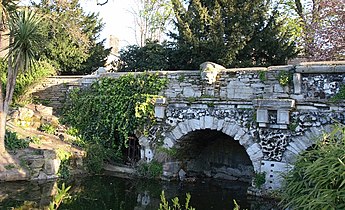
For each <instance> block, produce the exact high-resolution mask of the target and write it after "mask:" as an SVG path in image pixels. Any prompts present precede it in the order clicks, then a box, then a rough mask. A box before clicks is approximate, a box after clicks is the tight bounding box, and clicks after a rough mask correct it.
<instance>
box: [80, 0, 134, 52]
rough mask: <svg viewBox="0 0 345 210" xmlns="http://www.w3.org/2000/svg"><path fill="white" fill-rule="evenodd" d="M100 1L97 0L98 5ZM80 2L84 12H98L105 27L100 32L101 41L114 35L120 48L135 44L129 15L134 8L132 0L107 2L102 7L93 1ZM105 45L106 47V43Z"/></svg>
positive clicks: (131, 18)
mask: <svg viewBox="0 0 345 210" xmlns="http://www.w3.org/2000/svg"><path fill="white" fill-rule="evenodd" d="M102 1H103V0H99V2H100V3H102ZM104 1H105V0H104ZM80 2H81V6H82V7H83V9H84V11H85V12H98V13H99V16H100V18H102V19H103V22H104V23H105V26H104V29H103V31H102V32H101V37H100V38H101V39H105V38H106V39H109V36H110V35H114V36H116V37H117V38H119V41H120V43H119V44H120V48H121V47H124V46H126V45H129V44H135V43H136V41H135V36H134V30H133V27H134V24H133V15H132V14H131V13H130V11H131V9H132V8H134V7H133V0H109V1H108V3H107V4H105V5H103V6H99V5H97V4H96V1H95V0H88V1H80ZM107 41H108V40H107ZM106 45H108V43H107V42H106Z"/></svg>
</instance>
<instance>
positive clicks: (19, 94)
mask: <svg viewBox="0 0 345 210" xmlns="http://www.w3.org/2000/svg"><path fill="white" fill-rule="evenodd" d="M0 70H1V75H0V76H1V80H2V81H3V84H6V83H4V81H5V80H6V73H7V62H6V61H5V60H3V59H0ZM55 74H56V71H55V69H54V67H53V66H52V65H50V64H49V63H48V62H46V61H38V62H37V63H35V65H34V66H32V67H30V69H29V71H27V72H25V73H23V74H19V75H18V77H17V80H16V87H15V89H14V93H13V102H14V104H18V103H19V104H20V103H27V102H31V97H30V96H28V95H26V93H27V92H28V90H30V88H31V87H32V86H33V85H35V84H37V83H38V82H40V81H41V80H42V79H44V78H45V77H48V76H51V75H55Z"/></svg>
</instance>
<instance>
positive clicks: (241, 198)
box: [0, 175, 278, 210]
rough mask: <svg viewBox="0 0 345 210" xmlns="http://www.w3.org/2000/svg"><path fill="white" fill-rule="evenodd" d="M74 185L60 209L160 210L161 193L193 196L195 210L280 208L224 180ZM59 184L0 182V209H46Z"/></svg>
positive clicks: (101, 180)
mask: <svg viewBox="0 0 345 210" xmlns="http://www.w3.org/2000/svg"><path fill="white" fill-rule="evenodd" d="M66 184H67V185H68V186H72V187H71V189H70V191H69V192H70V195H71V196H70V198H68V199H67V200H65V202H64V203H63V204H62V205H61V206H60V208H59V209H77V210H83V209H90V210H97V209H102V210H103V209H107V210H122V209H123V210H141V209H142V210H144V209H145V210H151V209H152V210H157V209H158V208H159V203H160V194H161V192H162V190H164V192H165V196H166V198H167V199H169V200H171V198H173V197H175V196H178V197H179V199H180V203H184V201H185V197H186V195H185V194H186V193H187V192H189V193H190V194H191V205H192V206H193V207H194V208H196V210H209V209H217V210H221V209H228V210H229V209H230V210H231V209H233V207H234V204H233V199H235V200H236V201H237V203H238V204H239V205H240V206H241V209H263V210H264V209H265V210H267V209H278V207H277V205H276V203H275V202H273V201H270V200H262V199H257V198H256V199H255V198H250V197H248V196H247V195H246V190H247V187H248V184H246V183H241V182H231V181H221V180H207V179H204V180H197V181H196V182H195V183H184V184H181V183H178V182H164V181H156V180H143V179H125V178H119V177H115V176H110V175H103V176H92V177H83V178H78V179H75V180H70V181H68V182H67V183H66ZM56 186H57V183H56V182H54V181H53V182H44V183H38V182H11V183H9V182H7V183H0V209H14V208H19V207H23V206H24V207H29V208H23V209H33V207H36V208H37V209H44V207H46V206H47V205H49V202H50V200H51V195H53V194H54V193H56Z"/></svg>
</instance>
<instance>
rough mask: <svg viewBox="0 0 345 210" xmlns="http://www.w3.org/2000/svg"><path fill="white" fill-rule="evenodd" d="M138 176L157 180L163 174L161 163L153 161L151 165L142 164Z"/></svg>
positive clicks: (139, 166)
mask: <svg viewBox="0 0 345 210" xmlns="http://www.w3.org/2000/svg"><path fill="white" fill-rule="evenodd" d="M137 171H138V174H139V175H140V176H143V177H146V178H151V179H152V178H157V177H159V176H160V175H161V174H162V173H163V166H162V164H161V163H159V162H157V161H155V160H153V161H151V162H149V163H146V162H142V163H140V164H139V165H138V168H137Z"/></svg>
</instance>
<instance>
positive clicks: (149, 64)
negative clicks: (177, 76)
mask: <svg viewBox="0 0 345 210" xmlns="http://www.w3.org/2000/svg"><path fill="white" fill-rule="evenodd" d="M169 53H170V49H169V45H168V43H167V42H163V43H162V44H159V43H158V42H157V41H147V42H146V44H145V46H143V47H139V46H138V45H129V46H127V47H126V48H125V49H122V50H120V63H119V65H118V71H127V72H137V71H146V70H148V71H157V70H167V69H171V65H170V63H169V57H170V54H169Z"/></svg>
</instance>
